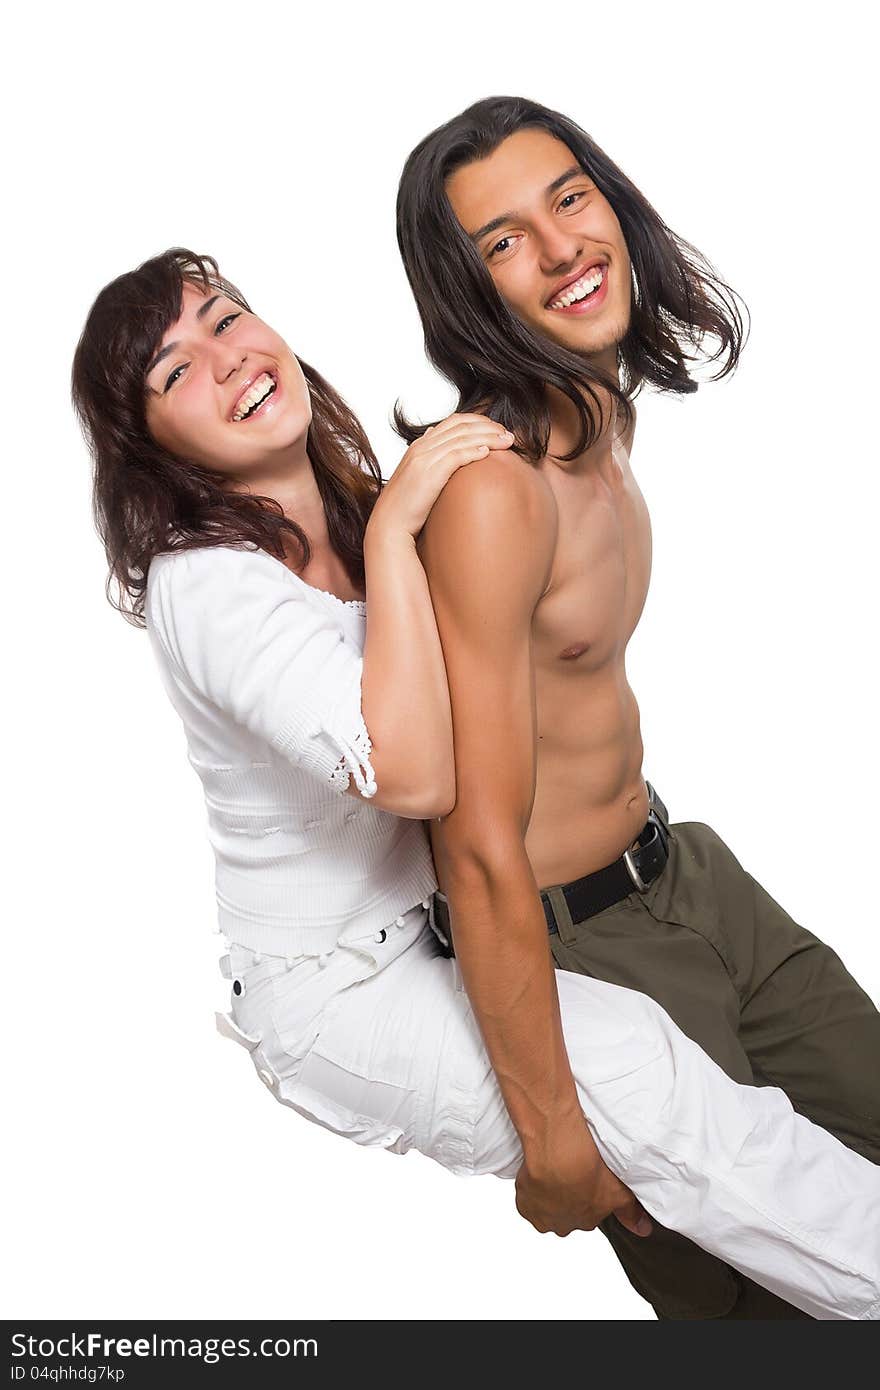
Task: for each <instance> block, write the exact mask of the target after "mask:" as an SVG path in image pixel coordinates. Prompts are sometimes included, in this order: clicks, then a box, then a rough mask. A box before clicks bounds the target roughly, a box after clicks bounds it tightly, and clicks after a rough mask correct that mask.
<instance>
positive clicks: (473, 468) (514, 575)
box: [419, 450, 558, 606]
mask: <svg viewBox="0 0 880 1390" xmlns="http://www.w3.org/2000/svg"><path fill="white" fill-rule="evenodd" d="M557 527H558V517H557V511H556V502H555V499H554V497H553V493H552V491H551V489H550V486H549V484H548V483H547V480H546V479H545V478H544V477H542V475H541V474H540V472H539V471H538V470H537V469H536V468H535V467H534V466H533V465H532V464H530V463H528V462H527V461H526V460H524V459H521V458H520V457H519V455H518V454H514V453H509V452H507V451H503V450H493V452H492V453H491V454H490V455H488V457H486V458H485V459H478V460H477V462H476V463H471V464H468V465H466V466H465V467H463V468H459V469H458V470H457V471H456V472H455V473H454V474H453V476H452V477H451V478H450V480H449V482H448V483H447V484H446V486H445V488H444V489H443V491H442V493H441V494H440V496H439V498H438V499H437V501H436V502H435V503H434V507H433V510H432V511H431V514H430V515H429V517H428V520H427V522H426V523H425V526H424V528H423V530H422V533H421V536H420V538H419V553H420V556H421V558H422V561H423V563H424V564H425V567H426V569H427V571H428V574H429V577H431V578H432V580H437V581H439V580H440V579H441V576H442V582H443V583H444V584H446V585H447V586H448V587H449V589H450V591H453V590H458V591H461V592H466V593H468V594H470V595H473V593H474V589H475V585H476V586H479V589H480V592H481V594H482V596H483V599H484V603H488V602H489V601H490V592H502V593H506V594H508V595H509V600H510V602H511V603H513V604H516V603H518V602H519V601H520V599H521V600H522V602H523V603H524V604H525V605H526V606H528V605H533V601H534V600H535V599H536V598H537V597H539V596H540V594H541V592H542V590H543V588H544V586H545V585H546V583H547V579H548V576H549V573H550V569H551V566H552V562H553V555H554V553H555V550H556V536H557Z"/></svg>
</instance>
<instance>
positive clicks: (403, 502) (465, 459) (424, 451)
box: [367, 415, 513, 539]
mask: <svg viewBox="0 0 880 1390" xmlns="http://www.w3.org/2000/svg"><path fill="white" fill-rule="evenodd" d="M512 443H513V435H512V434H511V433H510V431H509V430H504V429H502V428H501V426H500V425H498V424H496V423H495V421H494V420H489V419H487V418H486V416H485V415H450V416H449V417H448V419H446V420H443V421H441V423H440V424H439V425H432V426H431V427H430V429H427V430H426V431H425V433H424V434H423V435H422V437H421V438H420V439H417V440H415V442H414V443H412V444H411V445H410V446H409V448H408V449H407V451H406V453H405V454H404V456H403V458H402V459H401V460H400V463H399V464H398V465H397V468H396V469H395V470H394V473H393V474H392V476H391V477H390V478H389V480H388V482H387V483H386V484H385V486H384V487H383V489H382V491H381V493H380V494H379V499H378V501H377V502H376V505H375V506H374V508H373V511H372V514H371V516H370V520H369V523H368V525H367V531H370V529H372V530H373V532H374V533H375V531H376V530H377V529H379V528H386V527H387V528H390V529H391V530H392V531H394V532H397V533H404V532H405V533H407V534H408V535H410V536H412V537H413V539H415V538H416V537H417V536H418V534H419V532H420V531H421V529H422V527H423V526H424V524H425V522H426V521H427V519H428V513H429V512H430V510H431V508H432V507H433V505H434V503H435V502H436V501H437V498H438V497H439V496H440V493H441V492H442V491H443V489H444V487H445V486H446V484H447V483H448V482H449V479H450V478H451V477H452V475H453V473H454V472H455V471H456V469H458V468H462V467H463V466H464V465H465V464H466V463H474V462H475V461H476V460H477V459H482V458H485V457H486V455H487V454H488V453H490V452H491V450H493V449H509V448H510V446H511V444H512Z"/></svg>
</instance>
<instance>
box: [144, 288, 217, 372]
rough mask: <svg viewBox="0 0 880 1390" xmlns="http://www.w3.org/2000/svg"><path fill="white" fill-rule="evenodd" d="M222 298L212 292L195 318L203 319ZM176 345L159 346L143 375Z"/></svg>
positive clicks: (156, 365)
mask: <svg viewBox="0 0 880 1390" xmlns="http://www.w3.org/2000/svg"><path fill="white" fill-rule="evenodd" d="M222 298H223V296H222V294H213V295H212V296H211V298H210V299H206V300H205V302H204V304H203V305H202V307H201V309H199V310H198V312H197V313H196V318H197V319H203V318H204V317H205V315H206V314H209V313H210V312H211V310H212V309H213V307H214V305H215V304H216V303H217V300H218V299H222ZM176 347H177V343H168V344H167V345H166V346H165V347H163V348H160V349H159V351H158V352H157V353H156V356H155V357H154V358H153V360H152V362H151V363H150V365H149V367H148V368H147V370H146V373H145V375H146V376H149V375H150V372H151V371H152V370H153V368H154V367H158V365H159V363H160V362H161V361H162V360H163V358H165V357H167V356H168V354H169V352H173V351H174V349H175V348H176Z"/></svg>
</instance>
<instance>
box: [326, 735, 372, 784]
mask: <svg viewBox="0 0 880 1390" xmlns="http://www.w3.org/2000/svg"><path fill="white" fill-rule="evenodd" d="M336 742H337V743H338V744H339V747H340V748H341V749H342V750H343V754H342V757H341V758H340V759H339V762H338V763H337V764H336V766H335V767H334V769H333V771H332V772H331V773H330V786H331V787H333V789H334V790H335V791H338V792H340V793H342V792H346V791H348V786H349V782H350V781H351V778H352V776H353V777H354V783H355V786H356V787H357V789H358V791H359V792H360V794H361V796H363V797H370V796H375V795H376V792H377V791H378V790H379V788H378V787H377V785H376V775H375V773H374V772H373V767H372V764H371V762H370V754H371V753H372V751H373V744H372V742H371V740H370V735H369V734H368V733H367V730H366V726H365V725H364V724H363V723H361V727H360V728H359V729H358V731H357V733H356V734H355V736H354V739H353V741H352V742H351V743H350V742H349V741H348V740H347V739H344V738H342V737H341V736H337V738H336Z"/></svg>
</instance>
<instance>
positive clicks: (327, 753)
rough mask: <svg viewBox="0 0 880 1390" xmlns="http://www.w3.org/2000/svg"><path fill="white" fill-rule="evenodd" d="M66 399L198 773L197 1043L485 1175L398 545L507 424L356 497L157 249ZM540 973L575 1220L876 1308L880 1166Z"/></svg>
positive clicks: (240, 308) (269, 365)
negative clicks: (612, 1218)
mask: <svg viewBox="0 0 880 1390" xmlns="http://www.w3.org/2000/svg"><path fill="white" fill-rule="evenodd" d="M73 396H74V403H75V406H76V409H77V412H78V414H79V416H80V419H81V421H82V423H83V425H84V427H85V431H86V435H87V438H88V440H89V443H90V447H91V450H92V453H93V457H94V464H95V511H96V519H97V524H98V528H99V531H100V534H101V536H102V538H103V540H104V544H105V547H106V551H107V557H108V561H109V566H110V576H111V582H113V583H115V585H116V586H117V592H116V595H115V601H116V603H117V606H119V607H120V608H121V609H122V610H123V611H124V612H126V613H127V615H128V616H129V617H130V618H132V619H133V620H134V621H136V622H139V623H141V624H143V625H145V626H146V627H147V630H148V632H149V635H150V638H151V641H152V643H153V647H154V650H155V654H156V657H157V660H158V663H159V667H160V670H161V673H162V677H163V680H164V682H165V685H166V688H167V690H168V693H169V695H170V697H171V700H172V702H173V704H174V705H175V708H176V709H177V710H178V712H179V714H180V716H181V718H182V720H183V723H184V726H185V728H186V733H187V740H188V745H189V756H190V760H191V762H192V763H193V766H194V767H195V769H196V771H197V772H198V774H199V776H200V778H201V780H202V782H203V785H204V790H205V796H206V801H207V806H208V818H209V833H210V836H211V840H212V843H213V847H214V851H215V855H216V861H217V898H218V906H219V916H220V925H221V927H222V929H223V931H224V933H225V935H226V936H227V938H228V940H229V943H230V944H229V953H228V955H227V956H226V957H224V961H223V963H222V964H223V968H224V970H225V973H226V974H227V976H228V977H229V978H230V979H231V980H232V1001H231V1007H232V1012H231V1015H228V1016H227V1015H223V1016H221V1017H220V1018H219V1020H218V1022H219V1024H220V1026H221V1031H224V1032H226V1033H228V1034H229V1035H230V1036H232V1037H234V1038H235V1039H236V1040H237V1041H239V1042H242V1043H243V1044H244V1046H245V1047H247V1049H248V1050H249V1052H250V1054H251V1057H252V1058H253V1061H254V1064H255V1067H256V1069H257V1072H258V1074H259V1076H260V1077H261V1079H262V1080H263V1081H264V1082H265V1084H266V1085H267V1086H268V1087H269V1088H270V1089H271V1090H272V1092H273V1094H274V1095H275V1096H276V1098H277V1099H278V1100H280V1101H281V1102H283V1103H284V1104H287V1105H289V1106H291V1107H292V1108H293V1109H295V1110H297V1111H299V1112H300V1113H301V1114H303V1115H305V1116H307V1117H308V1118H310V1119H312V1120H313V1121H315V1122H317V1123H319V1124H321V1125H324V1126H326V1127H327V1128H329V1129H331V1130H333V1131H335V1132H336V1133H339V1134H343V1135H346V1136H347V1137H349V1138H351V1139H354V1140H355V1141H356V1142H357V1143H361V1144H368V1145H381V1146H384V1147H386V1148H390V1149H392V1150H394V1151H395V1152H398V1153H403V1152H405V1151H406V1150H407V1149H409V1148H413V1147H414V1148H417V1149H419V1150H420V1151H421V1152H423V1153H425V1154H428V1155H429V1156H431V1157H433V1158H435V1159H436V1160H437V1161H438V1162H440V1163H442V1164H443V1165H444V1166H445V1167H447V1168H449V1169H451V1170H452V1171H454V1172H457V1173H464V1174H471V1173H487V1172H493V1173H496V1174H498V1175H499V1176H503V1177H513V1176H514V1175H515V1174H516V1172H517V1169H518V1167H519V1164H520V1161H521V1157H522V1152H521V1147H520V1144H519V1140H518V1136H517V1134H516V1131H515V1129H514V1127H513V1125H512V1124H511V1121H510V1119H509V1116H508V1115H507V1111H506V1109H505V1106H504V1103H503V1100H502V1097H501V1092H500V1089H499V1087H498V1084H497V1081H496V1079H495V1077H494V1074H493V1072H492V1069H491V1067H490V1065H489V1061H488V1057H487V1055H486V1052H485V1049H484V1047H483V1044H482V1040H481V1037H480V1032H479V1028H478V1026H477V1023H476V1020H475V1019H474V1016H473V1014H472V1011H471V1009H470V1006H469V1003H468V1000H467V997H466V995H465V993H464V991H463V990H462V987H461V978H460V975H459V973H458V971H457V967H456V963H455V961H454V960H452V959H449V958H448V957H447V955H446V954H445V953H444V951H443V948H442V946H441V943H440V941H439V939H438V937H437V935H436V934H435V933H434V931H433V930H432V926H431V900H432V895H433V893H434V890H435V888H436V879H435V876H434V867H433V864H432V861H431V855H430V851H429V847H428V842H427V837H426V834H425V828H424V826H423V824H422V823H421V822H422V818H429V817H433V816H442V815H444V814H446V813H448V812H449V811H450V809H451V808H452V805H453V803H454V794H455V793H454V769H453V756H452V733H451V720H450V710H449V701H448V692H447V689H446V680H445V671H444V666H443V655H442V651H441V648H440V643H439V639H438V635H437V629H436V626H435V622H434V617H433V610H432V607H431V602H430V595H429V592H428V588H427V583H426V579H425V575H424V571H423V570H422V567H421V565H420V563H419V559H418V555H417V552H416V548H415V539H416V537H417V535H418V533H419V531H420V529H421V527H422V525H423V524H424V521H425V519H426V517H427V515H428V513H429V511H430V509H431V507H432V505H433V503H434V501H435V500H436V498H437V496H438V495H439V493H440V491H441V490H442V488H443V486H444V484H445V482H446V481H447V479H448V478H449V477H450V476H451V474H452V473H453V472H454V471H455V469H457V468H459V467H462V466H465V465H467V464H469V463H472V462H474V461H475V460H479V459H480V458H482V457H485V456H486V454H487V453H488V452H489V451H490V450H491V449H493V448H506V447H509V445H510V443H511V437H510V436H509V435H506V434H504V433H503V432H501V431H500V430H499V427H498V426H497V425H496V424H494V423H493V422H492V421H490V420H488V419H486V418H485V417H483V416H480V415H474V416H457V417H456V416H454V417H451V418H450V419H449V420H446V421H444V422H443V423H442V424H441V425H438V426H437V427H436V428H435V429H433V430H431V431H429V433H428V434H427V435H426V436H425V437H424V438H422V439H421V440H419V441H418V442H417V443H415V444H413V445H412V446H411V447H410V449H409V450H408V451H407V453H406V455H405V456H404V458H403V460H402V462H401V463H400V465H399V466H398V468H397V470H396V471H395V473H394V475H393V477H392V478H391V480H390V481H389V482H388V483H386V484H384V485H383V483H382V480H381V475H380V472H379V469H378V466H377V464H376V461H375V459H374V457H373V454H372V451H371V449H370V446H369V443H368V441H367V439H366V438H365V436H364V433H363V431H362V429H361V428H360V426H359V424H358V422H357V421H356V420H355V419H354V417H353V415H352V414H351V412H350V411H349V410H348V408H347V407H346V406H345V404H344V403H343V401H342V400H341V399H340V398H339V397H338V396H337V395H336V393H335V392H334V391H333V390H332V389H331V388H330V386H329V385H328V384H327V383H326V382H325V381H324V380H323V378H322V377H321V376H320V375H319V374H318V373H317V372H316V371H315V370H314V369H313V368H311V367H309V366H308V365H307V364H306V363H304V362H301V361H299V360H298V359H297V358H296V356H295V355H294V354H293V352H292V351H291V350H290V348H289V347H288V346H287V344H286V343H285V342H284V341H283V339H281V338H280V337H279V336H278V335H277V334H276V333H274V332H273V331H272V330H271V329H270V328H269V327H268V325H267V324H265V323H264V322H263V321H262V320H260V319H259V318H258V317H257V316H256V315H254V314H253V313H252V312H251V311H250V309H249V306H248V305H247V303H246V301H245V300H244V298H243V296H242V295H241V294H240V292H239V291H238V290H237V289H236V288H235V287H234V286H233V285H231V284H230V283H229V282H228V281H226V280H225V279H223V278H222V277H221V276H220V275H219V272H218V269H217V265H216V263H215V262H214V261H213V260H211V259H210V258H208V257H198V256H195V255H193V253H191V252H189V251H185V250H181V249H175V250H172V251H168V252H166V253H165V254H163V255H161V256H157V257H155V258H154V259H153V260H150V261H147V262H146V263H145V264H144V265H142V266H141V267H139V268H138V269H137V270H136V271H133V272H131V273H130V274H127V275H123V276H121V277H120V278H119V279H117V280H115V281H113V282H112V284H110V285H108V286H107V287H106V288H105V289H104V290H103V291H102V292H101V294H100V295H99V296H98V299H97V300H96V302H95V304H94V306H93V308H92V310H91V311H90V314H89V316H88V320H87V322H86V326H85V328H84V330H83V334H82V337H81V339H80V342H79V345H78V347H77V351H76V357H75V361H74V368H73ZM367 591H369V603H370V608H369V624H367V613H366V603H365V598H366V593H367ZM556 978H557V985H558V992H559V1000H560V1009H561V1017H562V1025H563V1029H564V1035H565V1042H566V1048H567V1052H568V1055H569V1058H570V1062H571V1067H572V1072H573V1074H574V1078H575V1081H576V1085H577V1088H578V1095H579V1099H580V1101H581V1104H582V1108H583V1111H584V1115H585V1119H586V1123H587V1125H588V1127H589V1130H590V1133H591V1135H592V1137H593V1140H594V1141H595V1145H596V1149H597V1154H596V1164H597V1171H599V1172H600V1181H599V1183H598V1185H597V1187H596V1195H595V1197H594V1204H595V1207H596V1210H595V1213H594V1215H595V1221H593V1222H592V1224H595V1222H596V1221H598V1220H599V1219H600V1218H602V1217H604V1216H605V1215H606V1214H607V1212H608V1211H611V1210H613V1211H614V1212H615V1213H616V1215H617V1216H618V1219H620V1220H621V1221H622V1222H623V1223H624V1224H625V1225H626V1226H627V1227H628V1228H629V1229H631V1230H633V1231H636V1232H637V1233H647V1232H648V1231H649V1230H650V1221H649V1220H648V1219H647V1217H646V1216H645V1210H647V1212H649V1213H651V1215H653V1216H655V1217H656V1218H657V1219H658V1220H659V1221H662V1222H663V1223H664V1224H665V1225H667V1226H670V1227H671V1228H673V1229H676V1230H679V1231H682V1232H683V1233H684V1234H686V1235H688V1236H690V1237H692V1238H693V1239H694V1240H696V1241H697V1242H698V1243H699V1244H700V1245H702V1246H704V1247H705V1248H706V1249H707V1250H709V1251H711V1252H712V1253H714V1254H718V1255H721V1256H722V1257H723V1258H724V1259H726V1260H728V1261H729V1262H730V1263H732V1264H734V1265H735V1266H737V1267H738V1268H739V1269H741V1270H742V1271H743V1272H744V1273H745V1274H748V1275H750V1276H751V1277H753V1278H755V1279H757V1280H758V1281H759V1282H761V1283H762V1284H764V1285H766V1286H767V1287H768V1288H770V1289H772V1290H773V1291H774V1292H777V1293H779V1294H780V1295H781V1296H782V1297H784V1298H785V1299H787V1300H788V1301H789V1302H792V1303H794V1304H796V1305H797V1306H798V1307H799V1308H801V1309H803V1310H804V1311H806V1312H807V1313H809V1314H811V1315H812V1316H814V1317H817V1318H858V1319H872V1318H878V1317H880V1256H878V1252H877V1249H876V1240H875V1239H874V1238H873V1237H872V1234H871V1229H872V1219H873V1218H872V1216H871V1212H872V1209H876V1204H877V1202H878V1199H880V1169H878V1168H877V1167H875V1166H874V1165H872V1164H870V1163H869V1162H868V1161H867V1160H865V1159H863V1158H862V1157H860V1156H859V1155H857V1154H855V1153H853V1152H852V1151H851V1150H849V1149H847V1148H846V1147H844V1145H842V1144H841V1143H839V1141H838V1140H836V1139H834V1138H833V1137H832V1136H831V1135H829V1134H827V1133H826V1132H825V1131H823V1130H821V1129H819V1128H818V1127H816V1126H813V1125H811V1124H810V1123H809V1122H808V1121H806V1120H805V1119H803V1118H802V1117H801V1116H798V1115H796V1114H795V1113H794V1111H793V1110H792V1107H791V1105H790V1103H789V1102H788V1100H787V1098H786V1097H785V1095H784V1094H783V1093H782V1092H781V1091H779V1090H775V1089H773V1088H769V1087H763V1088H756V1087H745V1086H738V1085H736V1084H735V1083H734V1082H732V1081H731V1080H729V1078H728V1077H727V1076H726V1075H725V1074H724V1073H723V1072H722V1071H721V1070H720V1068H719V1067H717V1066H716V1065H715V1064H714V1063H713V1062H712V1061H711V1060H710V1059H709V1058H708V1057H707V1056H706V1055H705V1053H703V1052H702V1051H701V1049H700V1048H698V1047H697V1046H696V1045H695V1044H694V1043H692V1042H691V1041H690V1040H689V1039H688V1038H686V1037H685V1036H684V1034H682V1033H681V1032H680V1031H679V1029H678V1028H677V1027H676V1026H675V1024H674V1023H673V1022H672V1021H671V1019H670V1018H669V1017H668V1015H666V1014H665V1013H664V1011H663V1010H662V1009H661V1008H660V1007H659V1006H658V1005H656V1004H655V1003H654V1002H653V1001H652V1000H650V999H648V998H647V997H646V996H645V995H642V994H638V993H635V992H633V991H629V990H624V989H621V988H619V987H617V986H614V985H610V984H605V983H603V982H601V981H597V980H593V979H590V978H587V977H584V976H578V975H573V974H569V973H567V972H564V971H559V972H557V976H556ZM624 1183H625V1184H626V1185H627V1186H624V1185H623V1184H624ZM633 1194H635V1195H633ZM640 1204H643V1206H642V1205H640ZM587 1215H588V1216H589V1215H590V1213H589V1212H588V1213H587ZM584 1224H585V1225H589V1224H591V1223H590V1221H589V1220H585V1222H584Z"/></svg>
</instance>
